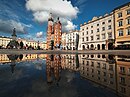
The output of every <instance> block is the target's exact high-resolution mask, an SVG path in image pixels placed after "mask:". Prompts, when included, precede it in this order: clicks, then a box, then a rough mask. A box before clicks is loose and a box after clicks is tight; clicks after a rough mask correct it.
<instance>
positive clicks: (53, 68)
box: [46, 55, 61, 85]
mask: <svg viewBox="0 0 130 97" xmlns="http://www.w3.org/2000/svg"><path fill="white" fill-rule="evenodd" d="M60 72H61V56H60V55H47V56H46V76H47V83H50V84H51V83H53V82H54V83H56V84H57V85H58V82H59V80H60Z"/></svg>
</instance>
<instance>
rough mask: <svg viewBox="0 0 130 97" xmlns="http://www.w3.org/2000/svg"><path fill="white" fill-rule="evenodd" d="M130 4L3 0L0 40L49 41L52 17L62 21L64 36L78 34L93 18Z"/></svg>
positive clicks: (112, 0) (119, 0) (116, 1)
mask: <svg viewBox="0 0 130 97" xmlns="http://www.w3.org/2000/svg"><path fill="white" fill-rule="evenodd" d="M128 2H130V1H129V0H0V36H7V37H11V34H12V30H13V28H16V34H17V37H18V38H25V39H33V40H36V41H46V30H47V21H48V17H49V13H52V16H53V18H54V20H55V21H56V19H57V17H60V21H61V23H62V32H69V31H70V30H79V26H80V24H83V23H84V22H87V21H89V20H91V19H92V18H93V17H94V16H97V17H98V16H101V15H104V14H106V13H110V12H111V11H112V10H113V9H114V8H116V7H118V6H120V5H122V4H125V3H128Z"/></svg>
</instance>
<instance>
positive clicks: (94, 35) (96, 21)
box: [78, 13, 114, 50]
mask: <svg viewBox="0 0 130 97" xmlns="http://www.w3.org/2000/svg"><path fill="white" fill-rule="evenodd" d="M113 45H114V20H113V13H110V14H105V15H104V16H100V17H93V19H92V20H91V21H88V23H84V24H81V25H80V34H79V49H78V50H90V49H91V50H92V49H93V50H108V49H113Z"/></svg>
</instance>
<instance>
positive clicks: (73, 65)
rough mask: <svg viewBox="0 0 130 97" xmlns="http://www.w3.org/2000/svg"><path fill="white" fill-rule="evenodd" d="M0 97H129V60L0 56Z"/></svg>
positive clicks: (89, 57) (100, 55) (103, 56)
mask: <svg viewBox="0 0 130 97" xmlns="http://www.w3.org/2000/svg"><path fill="white" fill-rule="evenodd" d="M0 59H1V60H0V97H14V96H15V97H130V56H121V55H120V56H115V55H108V54H106V55H102V54H98V55H97V54H94V55H87V54H84V55H83V54H79V55H77V54H61V55H58V54H55V55H52V54H47V55H45V54H19V55H6V54H0Z"/></svg>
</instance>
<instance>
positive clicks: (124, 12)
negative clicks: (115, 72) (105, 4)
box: [113, 2, 130, 49]
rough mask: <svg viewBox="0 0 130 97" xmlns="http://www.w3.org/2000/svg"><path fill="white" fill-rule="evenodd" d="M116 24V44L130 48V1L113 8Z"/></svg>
mask: <svg viewBox="0 0 130 97" xmlns="http://www.w3.org/2000/svg"><path fill="white" fill-rule="evenodd" d="M113 12H114V18H115V19H114V20H115V21H114V25H115V46H116V47H118V48H121V49H126V48H129V49H130V2H129V3H127V4H124V5H122V6H119V7H117V8H115V9H114V10H113Z"/></svg>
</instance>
